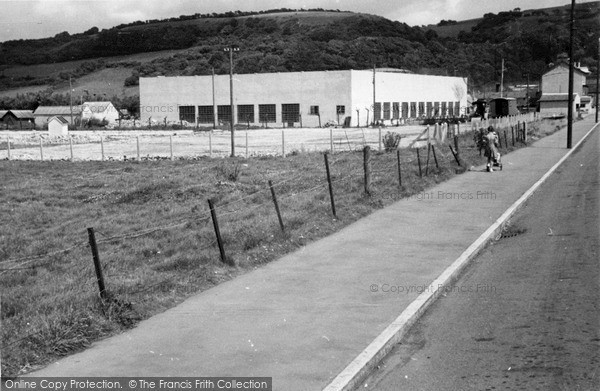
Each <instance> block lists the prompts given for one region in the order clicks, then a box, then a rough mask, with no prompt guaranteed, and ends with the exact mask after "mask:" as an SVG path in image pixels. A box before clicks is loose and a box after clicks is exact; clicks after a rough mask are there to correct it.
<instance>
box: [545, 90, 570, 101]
mask: <svg viewBox="0 0 600 391" xmlns="http://www.w3.org/2000/svg"><path fill="white" fill-rule="evenodd" d="M576 96H577V94H575V93H574V94H573V99H575V97H576ZM568 100H569V94H568V93H566V92H563V93H556V94H542V96H541V98H540V100H539V101H540V102H566V101H568Z"/></svg>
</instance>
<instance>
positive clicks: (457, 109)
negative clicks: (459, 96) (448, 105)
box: [454, 102, 461, 115]
mask: <svg viewBox="0 0 600 391" xmlns="http://www.w3.org/2000/svg"><path fill="white" fill-rule="evenodd" d="M460 114H461V113H460V102H454V115H460Z"/></svg>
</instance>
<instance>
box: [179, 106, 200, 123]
mask: <svg viewBox="0 0 600 391" xmlns="http://www.w3.org/2000/svg"><path fill="white" fill-rule="evenodd" d="M195 117H196V112H195V111H194V106H179V120H180V121H187V122H193V123H196V118H195Z"/></svg>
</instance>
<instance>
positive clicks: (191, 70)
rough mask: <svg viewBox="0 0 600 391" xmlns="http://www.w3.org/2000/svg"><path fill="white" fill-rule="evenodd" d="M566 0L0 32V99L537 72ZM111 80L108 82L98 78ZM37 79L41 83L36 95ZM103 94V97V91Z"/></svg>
mask: <svg viewBox="0 0 600 391" xmlns="http://www.w3.org/2000/svg"><path fill="white" fill-rule="evenodd" d="M568 10H569V8H568V7H555V8H551V9H541V10H527V11H521V10H519V9H515V10H512V11H506V12H500V13H499V14H497V15H496V14H493V13H489V14H485V15H484V16H483V18H480V19H473V20H469V21H463V22H455V21H443V22H444V23H440V25H439V26H430V27H428V28H420V27H410V26H408V25H406V24H404V23H400V22H394V21H390V20H388V19H385V18H383V17H379V16H374V15H368V14H357V13H352V12H341V11H337V10H336V11H331V10H330V11H327V10H320V9H319V10H311V11H299V10H289V9H280V10H273V11H272V12H260V13H242V12H239V11H236V12H230V13H225V14H219V15H216V14H211V15H199V14H195V15H189V16H181V17H179V18H170V19H166V20H151V21H137V22H133V23H130V24H125V25H120V26H116V27H113V28H111V29H105V30H102V31H99V30H98V29H97V28H94V27H92V28H90V29H89V30H88V31H86V32H84V33H81V34H74V35H69V34H68V33H61V34H57V35H56V36H55V37H52V38H45V39H39V40H19V41H8V42H3V43H0V64H1V65H0V69H1V74H0V96H5V98H0V109H2V108H5V107H9V106H10V108H16V107H17V106H18V107H19V108H31V107H32V106H33V108H34V107H35V106H36V105H38V104H40V102H42V101H44V99H46V98H47V97H49V96H52V93H56V92H60V93H63V94H65V93H67V92H68V90H69V78H71V80H72V83H73V87H74V89H75V90H76V94H79V95H80V96H82V95H83V94H85V91H86V90H87V94H89V95H88V96H87V98H88V100H89V99H94V98H98V97H108V98H111V97H113V96H114V98H115V99H123V98H124V97H127V96H132V95H135V94H136V92H137V87H136V86H137V82H138V79H139V77H141V76H157V75H165V76H174V75H182V76H183V75H208V74H211V73H212V71H213V69H214V71H215V72H216V73H217V74H225V73H228V72H229V56H228V55H227V53H225V52H224V51H223V48H224V47H226V46H228V45H232V44H233V45H236V46H238V47H239V48H240V50H239V52H236V53H235V55H234V71H235V72H237V73H256V72H286V71H313V70H338V69H368V68H371V67H372V66H373V65H374V64H376V65H377V66H379V67H393V68H403V69H407V70H410V71H414V72H423V73H436V74H448V75H463V76H465V77H468V78H469V83H470V85H471V88H490V87H489V86H490V85H492V86H493V85H494V84H495V82H496V81H498V80H499V75H500V64H501V60H502V59H503V58H504V59H505V64H506V68H507V70H506V72H505V74H504V76H505V81H507V82H508V83H515V84H517V83H518V84H521V83H523V82H524V80H526V79H525V76H523V74H525V73H528V74H529V75H530V78H531V80H536V79H539V77H540V76H541V74H542V73H544V72H545V70H546V69H547V67H548V65H549V64H550V63H552V62H554V61H556V58H557V57H558V56H559V55H560V54H561V53H564V52H567V50H568V37H569V23H568V22H569V19H568ZM576 10H577V12H576V36H575V47H576V51H575V56H574V57H575V60H576V61H580V62H581V63H582V64H583V65H587V66H589V67H590V69H591V70H592V71H594V72H595V64H596V60H595V59H596V58H597V56H598V53H597V42H598V36H599V30H600V29H599V28H598V20H599V19H600V2H593V3H583V4H578V5H577V9H576ZM109 84H110V85H109ZM36 88H39V90H44V93H43V94H41V95H40V94H38V95H36V94H35V93H34V92H33V91H35V89H36ZM17 95H18V96H17ZM111 99H113V98H111Z"/></svg>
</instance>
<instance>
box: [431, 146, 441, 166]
mask: <svg viewBox="0 0 600 391" xmlns="http://www.w3.org/2000/svg"><path fill="white" fill-rule="evenodd" d="M431 151H432V152H433V160H435V168H438V169H439V168H440V166H439V164H438V160H437V156H436V154H435V145H433V144H431Z"/></svg>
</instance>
